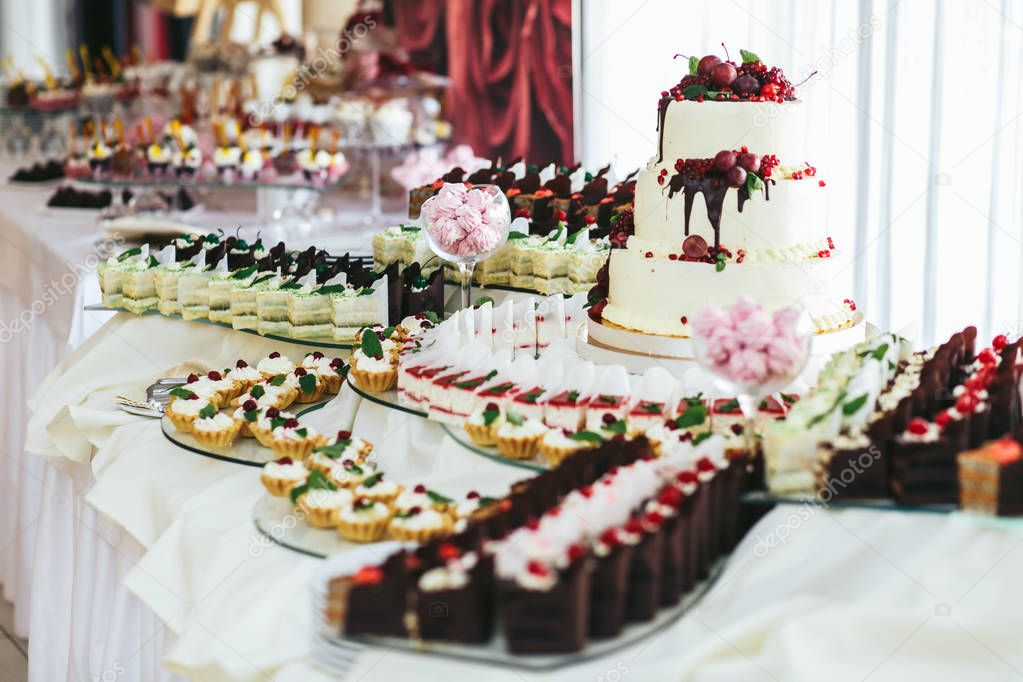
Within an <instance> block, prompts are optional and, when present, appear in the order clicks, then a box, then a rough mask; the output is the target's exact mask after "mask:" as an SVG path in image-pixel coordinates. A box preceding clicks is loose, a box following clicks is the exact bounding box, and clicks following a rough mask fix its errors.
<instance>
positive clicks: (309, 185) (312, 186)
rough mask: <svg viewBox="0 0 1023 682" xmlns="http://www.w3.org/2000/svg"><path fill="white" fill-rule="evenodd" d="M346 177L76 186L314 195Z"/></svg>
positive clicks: (154, 179)
mask: <svg viewBox="0 0 1023 682" xmlns="http://www.w3.org/2000/svg"><path fill="white" fill-rule="evenodd" d="M343 178H344V176H341V177H339V178H337V179H335V180H330V181H327V182H322V183H321V182H311V181H309V180H306V179H305V177H304V176H303V175H302V174H301V173H295V174H293V175H289V176H285V177H279V176H275V177H273V178H272V179H268V180H262V181H260V180H245V179H243V178H236V179H234V180H232V181H230V182H229V181H226V180H224V179H222V178H213V179H205V178H202V179H195V178H185V177H182V178H179V177H177V176H176V175H161V176H140V177H128V178H123V177H98V178H97V177H95V176H92V175H87V176H83V177H78V178H72V179H73V180H74V181H75V182H80V183H82V184H85V185H96V186H98V187H110V188H125V189H128V188H132V187H140V188H151V189H173V190H177V189H197V190H202V189H249V190H252V189H255V190H261V189H263V190H302V189H305V190H309V191H311V192H324V191H326V190H329V189H333V188H335V187H339V186H340V185H341V183H342V181H343Z"/></svg>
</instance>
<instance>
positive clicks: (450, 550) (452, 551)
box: [437, 542, 462, 561]
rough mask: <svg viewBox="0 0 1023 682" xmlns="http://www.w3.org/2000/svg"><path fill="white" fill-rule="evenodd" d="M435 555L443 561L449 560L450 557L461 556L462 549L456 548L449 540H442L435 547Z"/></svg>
mask: <svg viewBox="0 0 1023 682" xmlns="http://www.w3.org/2000/svg"><path fill="white" fill-rule="evenodd" d="M437 556H438V557H440V558H441V559H442V560H443V561H451V560H452V559H457V558H458V557H460V556H462V550H460V549H458V547H457V546H456V545H453V544H452V543H450V542H442V543H440V545H439V546H438V547H437Z"/></svg>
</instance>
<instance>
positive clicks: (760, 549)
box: [29, 316, 1023, 682]
mask: <svg viewBox="0 0 1023 682" xmlns="http://www.w3.org/2000/svg"><path fill="white" fill-rule="evenodd" d="M207 334H214V335H220V336H222V337H223V338H221V339H220V340H219V341H217V342H213V341H212V340H211V339H210V338H209V337H208V336H207ZM236 337H246V339H245V340H246V341H249V342H254V343H256V344H257V346H255V347H252V348H251V349H246V350H245V351H239V350H238V349H239V346H238V345H237V342H236V341H234V340H233V339H234V338H236ZM137 338H150V339H154V343H153V344H152V345H151V346H150V348H148V349H147V355H149V356H151V357H150V360H152V361H153V362H155V363H156V365H158V366H170V365H171V364H174V363H176V362H181V361H183V360H185V359H188V358H197V357H207V358H208V359H210V360H211V361H213V362H214V363H218V362H223V361H226V360H229V359H232V358H233V357H234V356H235V355H237V354H238V353H239V352H241V354H242V355H244V356H245V357H253V356H254V355H255V356H258V355H260V354H262V353H264V352H266V351H267V350H268V349H269V348H270V347H274V344H272V343H271V342H267V341H266V340H264V339H258V338H256V337H250V336H249V335H243V334H239V333H236V332H230V331H227V330H221V329H216V328H213V327H209V326H203V325H198V324H187V323H183V322H180V321H172V320H162V319H160V318H143V319H135V318H130V317H128V316H119V317H118V318H117V319H115V320H114V321H113V322H111V323H110V326H109V327H108V328H107V329H104V330H103V331H102V332H101V333H100V334H98V335H97V336H96V337H95V338H94V339H93V340H92V341H91V342H90V343H89V344H87V345H86V346H85V347H84V348H83V350H82V351H81V352H80V353H79V354H77V355H76V360H77V362H76V363H75V364H71V365H69V366H68V367H66V368H65V371H64V374H63V376H64V377H65V378H64V379H61V380H59V381H50V382H47V384H46V387H47V392H46V395H45V396H40V401H43V402H46V403H48V404H49V403H52V402H57V403H63V402H70V403H71V408H74V409H69V410H68V411H66V412H64V413H63V416H62V417H61V418H60V419H56V420H54V423H44V420H42V419H37V420H36V421H34V422H33V424H32V428H31V434H30V437H29V441H30V442H32V443H33V444H34V445H36V446H41V449H45V447H49V448H50V449H51V454H54V455H57V456H61V453H66V454H72V455H75V453H79V452H83V451H88V452H91V453H93V456H92V461H91V468H92V474H93V475H94V477H95V481H96V482H95V485H94V486H93V487H92V488H91V490H89V492H88V493H87V495H86V496H85V500H84V502H85V505H86V508H88V507H91V508H92V509H95V510H98V511H99V514H98V517H99V518H101V519H105V520H107V521H109V522H110V523H109V526H102V529H103V530H102V532H103V533H104V534H106V536H107V537H108V540H107V541H105V542H104V543H102V544H101V543H93V544H94V545H96V546H97V547H102V551H92V552H90V554H89V556H88V557H77V556H76V557H75V561H74V564H73V565H72V564H67V566H68V568H66V569H65V570H64V571H63V574H64V579H63V580H64V583H63V584H64V585H65V586H66V588H65V589H67V590H68V591H67V592H64V593H63V594H59V595H58V594H55V595H54V596H53V599H52V601H50V602H49V603H50V604H52V605H56V604H60V605H61V606H63V608H65V611H64V613H65V614H66V606H65V604H66V603H68V602H65V601H62V599H67V600H69V601H70V603H72V604H74V607H73V608H72V612H73V616H74V617H73V618H72V620H73V622H74V623H82V622H93V623H99V624H102V625H101V626H98V627H97V626H94V627H97V632H84V631H82V630H80V629H77V630H73V631H72V632H71V633H70V635H69V642H70V650H71V651H72V652H75V653H74V655H73V656H72V658H73V663H71V664H69V667H68V670H80V671H88V672H89V673H90V674H93V675H95V674H97V672H102V671H103V670H106V669H108V668H109V667H110V666H112V665H115V664H117V663H121V664H123V661H125V660H132V656H133V655H134V654H135V652H136V651H137V650H139V649H141V650H142V651H143V655H145V656H146V659H145V660H146V663H145V664H146V665H153V666H154V667H153V668H151V669H146V668H142V667H140V668H138V670H140V671H142V670H147V671H148V672H149V673H151V674H146V675H143V676H142V677H141V678H140V679H153V678H154V677H153V676H154V675H155V674H156V673H155V672H154V671H155V665H156V662H157V661H158V660H160V658H161V657H162V658H163V662H164V665H165V666H167V667H168V668H169V669H170V670H171V671H172V672H173V673H175V674H179V675H182V676H186V677H189V678H191V679H198V680H259V679H266V677H267V676H272V677H273V679H275V680H291V679H294V680H308V679H318V677H319V676H320V675H321V674H322V673H320V672H317V671H316V670H315V669H314V668H313V667H312V664H311V663H310V662H309V660H308V652H309V649H308V647H309V636H308V633H309V619H310V611H309V609H310V606H309V603H308V583H309V578H310V575H311V573H312V571H313V570H314V568H315V566H316V564H317V561H316V560H314V559H310V558H307V557H303V556H300V555H297V554H294V553H291V552H290V551H288V550H285V549H283V548H280V547H277V546H273V545H270V544H269V543H267V542H265V541H263V540H262V539H261V538H260V537H259V536H258V534H257V533H256V531H255V529H254V527H253V525H252V521H251V509H252V506H253V504H254V503H255V501H256V499H258V497H259V495H260V494H261V487H260V484H259V482H258V470H256V469H254V468H248V467H242V466H238V465H233V464H229V463H224V462H218V461H214V460H208V459H206V458H202V457H199V456H196V455H193V454H190V453H187V452H184V451H182V450H179V449H177V448H176V447H174V446H173V445H171V444H170V443H169V442H168V441H167V440H166V439H165V438H164V437H163V435H162V434H161V433H160V430H159V426H158V425H157V424H156V422H154V421H148V420H144V419H134V418H128V419H127V421H126V422H119V421H118V420H116V419H111V414H113V413H112V409H111V406H110V405H109V404H107V405H106V406H105V407H104V406H103V402H102V401H103V400H107V401H109V394H110V392H111V391H113V390H115V388H114V387H115V386H117V385H121V384H123V383H125V382H131V381H132V380H133V379H132V377H133V376H134V377H135V378H134V380H135V381H138V382H145V381H146V380H148V379H149V378H150V377H151V372H152V371H153V370H152V364H151V363H150V362H144V361H142V360H140V359H139V360H133V359H132V358H130V357H126V358H124V361H123V362H121V363H120V366H119V367H118V369H117V372H116V373H115V374H114V375H111V374H109V373H103V372H97V371H95V370H94V369H93V370H92V371H84V372H82V371H81V370H82V369H83V368H85V369H86V370H88V368H90V367H91V368H95V367H105V366H108V365H109V363H107V362H105V361H104V358H109V357H111V356H114V355H116V354H117V353H118V352H119V351H118V349H119V348H121V347H122V346H123V344H125V343H128V342H131V341H132V340H133V339H137ZM157 340H158V341H157ZM250 350H251V352H250ZM293 352H297V351H293ZM142 385H144V383H143V384H142ZM71 396H74V399H72V398H71ZM104 396H106V397H105V398H104ZM76 401H77V402H76ZM42 413H43V411H40V412H39V414H40V415H41V414H42ZM353 413H354V430H355V431H356V432H357V433H359V434H360V435H363V436H365V437H367V438H369V439H370V440H372V441H374V442H376V444H377V446H378V449H379V452H380V459H381V462H382V463H383V465H384V466H385V467H386V469H387V471H388V473H389V475H391V476H392V477H393V478H395V479H396V480H399V481H410V480H425V481H428V482H430V483H431V484H432V485H436V486H437V487H439V488H440V489H442V490H450V491H451V492H452V493H454V494H459V493H462V492H464V491H465V490H467V489H468V488H470V487H471V488H478V489H481V490H485V491H490V490H495V491H496V490H498V489H500V488H501V487H502V486H507V485H508V484H509V483H510V482H511V481H513V480H516V479H517V478H519V477H521V476H523V475H527V472H524V471H522V470H518V469H514V468H512V467H504V466H501V465H498V464H495V463H493V462H491V461H489V460H486V459H484V458H481V457H478V456H476V455H473V454H472V453H469V452H468V451H466V450H465V449H464V448H461V446H459V445H457V444H456V443H454V442H452V441H451V440H450V439H448V438H446V437H445V436H444V435H443V433H442V431H441V430H440V429H439V427H437V426H436V425H434V424H431V423H429V422H426V421H424V420H421V419H419V418H416V417H411V416H409V415H406V414H404V413H401V412H397V411H393V410H388V409H387V408H383V407H380V406H378V405H375V404H373V403H369V402H365V401H359V400H358V399H357V396H354V394H351V393H349V392H347V391H343V392H342V394H341V396H340V397H339V398H338V399H337V400H335V401H334V402H333V403H331V404H330V405H328V406H327V407H325V408H323V409H322V410H320V411H317V412H315V413H312V414H310V415H309V417H308V419H309V420H310V421H311V423H313V425H314V426H317V427H319V428H321V429H322V430H324V431H328V430H330V429H335V428H342V427H343V426H344V425H347V423H348V422H350V421H352V418H353ZM37 416H38V415H37ZM54 416H58V415H54ZM57 442H59V443H60V446H59V447H57V446H56V445H55V443H57ZM68 516H70V515H69V514H68ZM87 516H88V513H87V511H83V512H82V514H81V517H82V518H83V519H85V518H87ZM68 525H69V526H70V522H69V524H68ZM90 525H91V524H90ZM114 529H117V530H118V531H119V534H116V533H114V532H113V530H114ZM79 532H81V531H79ZM39 543H40V546H42V544H43V543H44V539H43V538H40V540H39ZM47 544H48V543H47ZM1020 544H1023V529H1021V528H1020V524H1019V523H1015V522H1008V523H997V522H996V523H990V522H983V521H980V520H978V519H973V518H970V517H966V516H962V515H932V514H905V513H903V514H896V513H888V512H870V511H851V510H848V511H834V512H828V511H824V510H814V509H804V508H801V507H779V508H778V509H776V510H774V511H773V512H772V513H771V514H769V515H768V516H767V517H765V518H764V519H763V520H762V521H761V523H760V524H759V525H758V526H757V528H755V529H754V531H753V532H752V533H751V534H750V535H749V536H748V537H747V538H746V539H745V540H744V542H743V543H742V544H741V545H740V547H739V548H738V550H737V551H736V553H735V554H734V555H733V558H732V559H731V561H730V562H729V565H728V567H727V569H726V572H725V573H724V575H723V576H722V578H721V579H720V581H719V583H718V584H717V586H716V587H715V588H714V590H713V591H712V592H711V593H710V595H708V597H707V598H705V600H704V601H703V602H702V604H701V605H700V606H699V608H698V609H697V610H696V611H695V612H694V613H692V614H690V615H688V616H687V617H685V618H683V619H682V620H681V621H680V622H679V623H677V624H676V625H675V626H673V627H672V628H670V629H669V630H667V631H665V632H663V633H662V634H660V635H658V636H657V637H654V638H652V639H650V640H649V641H646V642H644V643H642V644H641V645H639V646H637V647H634V648H633V649H631V650H627V651H624V652H620V653H619V654H617V655H616V656H613V657H611V658H608V659H604V660H599V661H595V662H592V663H590V664H587V665H585V666H579V667H574V668H569V669H563V670H560V671H558V673H556V674H552V675H546V676H543V675H522V674H520V673H518V672H514V671H507V670H500V669H496V668H488V667H483V666H472V665H468V664H464V663H455V662H452V661H445V660H441V659H436V658H425V657H418V656H413V655H409V654H404V653H400V652H397V651H393V650H377V649H369V650H367V651H366V652H365V653H363V654H362V655H361V656H360V658H359V659H358V660H357V661H356V663H355V665H354V667H353V668H352V670H351V671H350V679H365V680H377V679H379V680H392V679H396V678H398V679H401V678H404V677H406V676H407V675H408V671H409V670H412V669H414V670H415V671H416V679H417V680H420V679H421V680H444V681H445V682H450V681H451V680H461V679H470V678H475V677H479V676H482V675H485V676H486V679H508V680H521V679H523V678H524V679H529V680H533V679H542V680H547V679H550V680H554V679H558V680H561V679H579V680H583V679H594V678H597V679H612V678H614V677H615V676H628V677H629V678H631V679H685V680H699V681H701V682H704V681H707V682H711V681H713V682H717V681H719V680H720V681H722V682H724V681H725V680H734V679H750V680H757V679H765V680H767V679H779V680H781V679H783V680H819V679H829V680H831V679H834V680H844V679H863V678H865V677H867V676H868V675H869V676H870V677H869V679H871V680H889V679H890V680H916V679H927V680H930V681H933V680H959V679H963V678H964V677H965V672H964V671H966V670H969V671H970V672H972V673H973V676H974V677H976V678H977V679H985V680H987V679H1013V677H1012V676H1013V675H1015V672H1014V670H1013V668H1015V669H1016V670H1023V650H1020V647H1018V636H1017V633H1016V627H1015V624H1018V615H1017V614H1018V613H1020V608H1021V607H1023V592H1021V591H1019V590H1016V589H1015V582H1016V581H1015V577H1016V576H1018V575H1019V574H1020V571H1021V570H1023V550H1020V549H1019V545H1020ZM40 553H41V551H40ZM136 562H137V563H136ZM90 571H91V572H90ZM72 580H75V582H74V583H73V584H72ZM91 581H98V582H91ZM85 585H88V588H85V587H84V586H85ZM111 603H115V604H118V605H120V608H119V609H117V610H116V611H115V612H114V613H112V614H111V615H110V616H107V615H106V614H107V612H108V610H109V608H110V604H111ZM90 608H92V609H95V611H92V612H88V610H89V609H90ZM55 612H56V608H55ZM98 613H102V614H104V615H103V616H102V617H101V616H99V615H98ZM79 614H80V615H81V618H79ZM35 618H36V614H35V611H34V612H33V619H35ZM65 618H66V616H65ZM107 618H109V621H108V620H107ZM140 622H144V623H146V624H147V626H148V629H146V627H140V626H139V625H138V623H140ZM33 629H34V628H33ZM154 634H155V638H153V636H154ZM150 638H153V639H150ZM84 642H89V644H88V645H87V646H86V645H84V644H82V643H84ZM34 643H35V641H33V644H34ZM86 650H87V653H84V652H85V651H86ZM936 651H940V652H941V653H940V656H938V655H936V654H935V653H934V652H936ZM139 665H140V666H142V665H143V662H142V661H139ZM76 666H77V667H76ZM58 668H59V665H58V666H56V667H55V668H54V673H55V672H56V670H57V669H58ZM33 678H34V679H40V680H41V679H60V678H59V677H57V678H53V677H49V678H47V677H43V676H41V675H40V676H36V675H35V674H33ZM70 679H74V677H71V678H70Z"/></svg>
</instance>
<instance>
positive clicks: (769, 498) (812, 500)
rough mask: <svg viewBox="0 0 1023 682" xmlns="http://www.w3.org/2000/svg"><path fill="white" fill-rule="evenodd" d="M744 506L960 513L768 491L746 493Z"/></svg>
mask: <svg viewBox="0 0 1023 682" xmlns="http://www.w3.org/2000/svg"><path fill="white" fill-rule="evenodd" d="M740 501H741V502H743V503H744V504H751V505H761V506H764V505H775V504H795V505H808V506H812V507H824V508H827V509H873V510H874V511H902V512H916V513H924V514H950V513H952V512H954V511H958V507H957V505H954V504H926V505H918V506H906V505H900V504H898V503H897V502H895V500H892V499H882V498H877V499H861V500H831V501H829V502H825V501H823V500H821V499H820V498H818V497H815V496H814V495H807V494H792V495H773V494H771V493H769V492H767V491H766V490H755V491H753V492H749V493H746V494H745V495H743V496H742V497H741V498H740Z"/></svg>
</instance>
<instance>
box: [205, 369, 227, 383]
mask: <svg viewBox="0 0 1023 682" xmlns="http://www.w3.org/2000/svg"><path fill="white" fill-rule="evenodd" d="M206 378H208V379H209V380H210V381H220V380H221V379H223V378H224V377H223V376H222V375H221V374H220V372H218V371H216V370H213V371H212V372H210V373H209V374H207V375H206Z"/></svg>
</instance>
